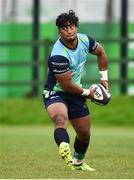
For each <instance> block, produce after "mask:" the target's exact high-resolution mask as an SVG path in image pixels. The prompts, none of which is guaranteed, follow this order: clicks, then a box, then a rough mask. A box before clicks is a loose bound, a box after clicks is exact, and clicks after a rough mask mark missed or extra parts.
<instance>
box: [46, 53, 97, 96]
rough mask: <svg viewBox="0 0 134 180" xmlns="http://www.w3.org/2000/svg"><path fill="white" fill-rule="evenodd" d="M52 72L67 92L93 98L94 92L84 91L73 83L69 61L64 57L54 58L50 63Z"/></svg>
mask: <svg viewBox="0 0 134 180" xmlns="http://www.w3.org/2000/svg"><path fill="white" fill-rule="evenodd" d="M49 66H50V68H51V71H53V73H54V75H55V77H56V79H57V81H58V82H59V83H60V84H61V86H62V87H63V89H64V90H65V91H66V92H69V93H71V94H76V95H83V96H87V97H88V98H92V97H93V93H94V91H93V92H92V91H90V90H89V89H83V88H81V87H80V86H78V85H77V84H75V83H74V82H73V81H72V76H71V71H70V69H69V62H68V59H67V58H65V57H63V56H55V57H52V58H51V60H50V63H49Z"/></svg>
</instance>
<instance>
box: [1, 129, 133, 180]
mask: <svg viewBox="0 0 134 180" xmlns="http://www.w3.org/2000/svg"><path fill="white" fill-rule="evenodd" d="M69 134H70V136H71V144H72V145H73V140H74V131H73V130H72V128H71V127H70V126H69ZM0 156H1V157H0V178H1V179H2V178H3V179H8V178H10V179H16V178H18V179H21V178H24V179H39V178H40V179H47V178H49V179H52V178H56V179H58V178H59V179H60V178H61V179H65V178H66V179H90V178H91V179H95V178H96V179H97V178H99V179H105V178H107V179H109V178H110V179H112V178H120V179H130V178H134V161H133V160H134V130H133V128H125V127H122V128H120V127H112V128H111V127H96V126H94V127H93V128H92V139H91V144H90V149H89V151H88V152H87V156H86V162H87V163H88V164H90V165H91V166H92V167H93V168H96V172H83V171H72V170H70V169H69V167H67V166H66V165H65V163H64V161H63V160H62V159H61V158H60V157H59V155H58V148H57V146H56V144H55V142H54V140H53V127H52V126H22V127H21V126H0Z"/></svg>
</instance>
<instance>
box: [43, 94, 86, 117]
mask: <svg viewBox="0 0 134 180" xmlns="http://www.w3.org/2000/svg"><path fill="white" fill-rule="evenodd" d="M43 100H44V105H45V108H47V107H48V106H49V105H51V104H54V103H56V102H61V103H64V104H65V105H66V106H67V108H68V117H69V119H75V118H80V117H84V116H87V115H89V109H88V107H87V101H86V98H85V97H83V96H80V95H73V94H70V93H65V92H55V93H49V96H48V97H45V95H43Z"/></svg>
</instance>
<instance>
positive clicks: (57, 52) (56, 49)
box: [50, 39, 67, 57]
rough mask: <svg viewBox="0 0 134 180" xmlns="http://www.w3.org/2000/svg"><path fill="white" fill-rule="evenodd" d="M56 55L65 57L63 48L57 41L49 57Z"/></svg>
mask: <svg viewBox="0 0 134 180" xmlns="http://www.w3.org/2000/svg"><path fill="white" fill-rule="evenodd" d="M56 55H58V56H64V57H67V53H66V51H65V48H64V47H63V45H62V44H61V42H60V40H59V39H58V40H57V41H56V42H55V44H54V46H53V49H52V51H51V55H50V56H56Z"/></svg>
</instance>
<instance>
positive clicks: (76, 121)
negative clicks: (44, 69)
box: [43, 10, 109, 171]
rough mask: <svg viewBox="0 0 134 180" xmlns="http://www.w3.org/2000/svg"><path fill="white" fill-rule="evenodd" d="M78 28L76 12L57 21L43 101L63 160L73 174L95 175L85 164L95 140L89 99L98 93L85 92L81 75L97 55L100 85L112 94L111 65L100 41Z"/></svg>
mask: <svg viewBox="0 0 134 180" xmlns="http://www.w3.org/2000/svg"><path fill="white" fill-rule="evenodd" d="M78 25H79V19H78V17H77V16H76V15H75V12H74V11H73V10H69V12H68V13H62V14H60V15H59V16H58V17H57V19H56V26H57V28H58V31H59V38H58V40H57V41H56V42H55V44H54V46H53V49H52V51H51V54H50V56H49V58H48V77H47V81H46V83H45V86H44V91H43V97H44V104H45V108H46V110H47V112H48V114H49V117H50V118H51V119H52V121H53V123H54V138H55V142H56V143H57V145H58V147H59V154H60V155H61V157H62V158H63V159H64V161H65V162H66V164H67V165H68V166H69V167H70V168H71V169H73V170H89V171H94V170H95V169H93V168H91V167H90V166H89V165H87V164H86V163H85V162H84V157H85V154H86V151H87V149H88V146H89V142H90V136H91V132H90V128H91V117H90V111H89V109H88V107H87V99H92V98H93V96H94V92H95V89H92V90H89V89H85V88H83V86H82V84H81V72H82V70H83V67H84V64H85V62H86V60H87V55H88V53H91V54H94V55H96V56H97V60H98V61H97V62H98V67H99V69H98V70H99V73H100V82H101V84H102V85H103V86H104V87H105V88H106V90H107V91H108V90H109V85H108V62H107V56H106V54H105V51H104V49H103V47H102V46H101V45H100V44H99V43H98V42H97V41H95V40H94V39H93V38H91V37H90V36H88V35H86V34H80V33H77V29H78ZM87 78H88V77H87ZM89 78H90V77H89ZM68 120H70V122H71V124H72V126H73V128H74V130H75V132H76V137H75V141H74V153H73V155H72V154H71V150H70V139H69V134H68V132H67V123H68Z"/></svg>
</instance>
